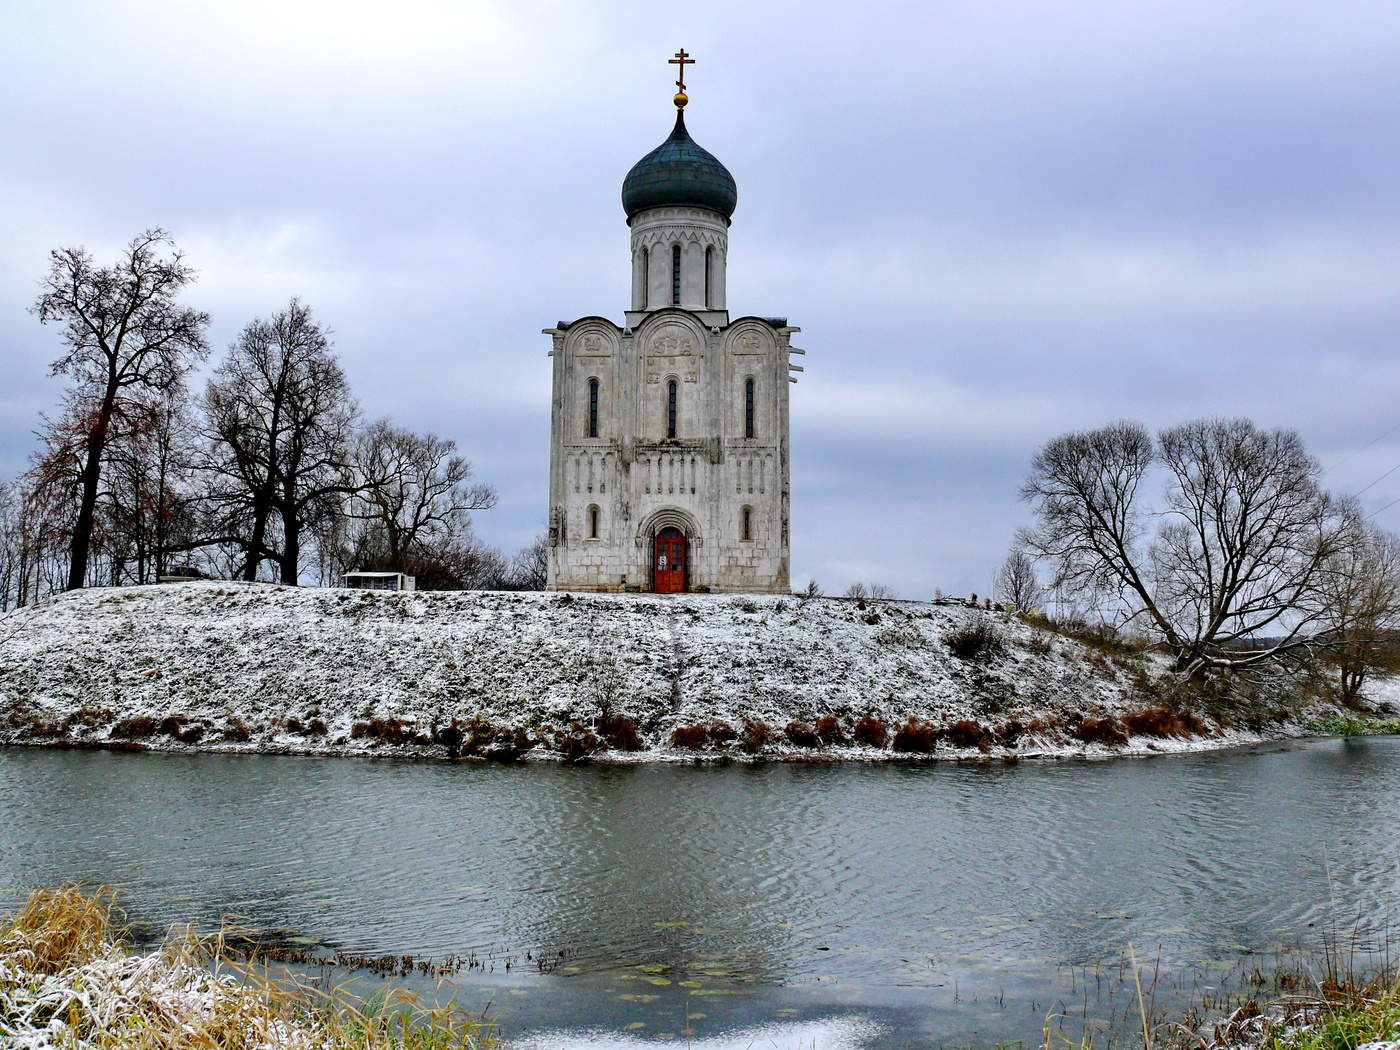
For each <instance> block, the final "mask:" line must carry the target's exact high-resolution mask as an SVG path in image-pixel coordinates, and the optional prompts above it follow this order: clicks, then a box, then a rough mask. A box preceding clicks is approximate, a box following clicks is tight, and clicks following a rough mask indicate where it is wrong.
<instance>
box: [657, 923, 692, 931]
mask: <svg viewBox="0 0 1400 1050" xmlns="http://www.w3.org/2000/svg"><path fill="white" fill-rule="evenodd" d="M652 925H653V926H655V927H656V928H657V929H658V930H674V929H678V928H680V927H682V926H689V925H690V923H688V922H654V923H652Z"/></svg>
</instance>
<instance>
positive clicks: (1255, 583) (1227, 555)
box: [1019, 419, 1360, 677]
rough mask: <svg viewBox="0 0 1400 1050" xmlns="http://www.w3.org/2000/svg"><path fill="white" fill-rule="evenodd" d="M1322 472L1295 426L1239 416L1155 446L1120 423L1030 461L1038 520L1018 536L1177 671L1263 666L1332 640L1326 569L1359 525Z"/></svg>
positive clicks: (1062, 580)
mask: <svg viewBox="0 0 1400 1050" xmlns="http://www.w3.org/2000/svg"><path fill="white" fill-rule="evenodd" d="M1154 470H1156V471H1159V472H1160V473H1161V475H1162V476H1163V478H1164V480H1165V485H1164V492H1163V495H1162V498H1161V499H1160V501H1159V502H1158V503H1156V504H1153V503H1151V502H1150V501H1149V498H1148V496H1147V494H1146V492H1145V489H1146V487H1147V485H1148V483H1149V481H1150V478H1149V474H1150V473H1151V472H1152V471H1154ZM1319 475H1320V468H1319V466H1318V464H1317V462H1316V461H1315V460H1314V459H1313V458H1312V457H1310V456H1309V455H1308V454H1307V452H1306V451H1305V450H1304V448H1303V445H1302V442H1301V441H1300V440H1299V438H1298V435H1297V434H1296V433H1294V432H1293V431H1290V430H1268V431H1265V430H1260V429H1259V428H1258V427H1256V426H1255V425H1254V424H1253V423H1252V422H1250V421H1249V420H1243V419H1236V420H1223V419H1208V420H1200V421H1196V422H1192V423H1186V424H1183V425H1181V426H1178V427H1172V428H1170V429H1167V430H1164V431H1162V432H1161V433H1160V434H1159V435H1158V437H1157V439H1156V440H1154V439H1153V438H1152V437H1151V436H1150V435H1149V434H1148V433H1147V431H1146V430H1145V429H1144V428H1143V427H1141V426H1140V425H1138V424H1136V423H1128V422H1121V423H1114V424H1110V425H1109V426H1106V427H1102V428H1100V429H1098V430H1091V431H1084V432H1079V433H1071V434H1065V435H1063V436H1061V437H1058V438H1055V439H1054V440H1053V441H1050V442H1049V443H1047V444H1046V445H1045V447H1044V448H1043V449H1041V451H1040V452H1038V453H1037V454H1036V456H1035V458H1034V460H1033V461H1032V465H1031V473H1030V477H1029V479H1028V480H1027V482H1026V484H1025V485H1024V487H1023V488H1022V493H1021V494H1022V497H1023V498H1024V499H1026V500H1027V501H1028V502H1029V503H1030V504H1031V505H1032V507H1033V508H1034V511H1035V516H1036V521H1035V524H1034V525H1033V526H1032V527H1031V528H1029V529H1026V530H1024V531H1023V532H1022V534H1021V536H1020V537H1019V543H1020V544H1021V546H1022V547H1023V548H1024V549H1025V550H1027V551H1028V552H1029V553H1030V554H1033V555H1035V556H1036V557H1038V558H1044V559H1047V560H1048V561H1049V562H1050V563H1051V564H1052V565H1053V566H1054V569H1055V578H1054V581H1053V586H1055V587H1057V588H1060V589H1062V590H1063V592H1064V593H1065V594H1066V595H1067V596H1068V597H1069V598H1071V599H1075V598H1077V597H1082V596H1091V595H1092V596H1107V597H1108V599H1109V600H1110V601H1111V602H1112V603H1113V606H1114V611H1116V613H1117V619H1118V620H1119V622H1120V625H1133V626H1135V627H1136V628H1137V629H1139V630H1146V631H1149V632H1151V633H1153V634H1155V635H1156V636H1158V637H1159V638H1160V640H1161V641H1162V642H1163V643H1165V644H1166V645H1167V646H1168V647H1169V648H1170V649H1171V650H1172V652H1173V653H1174V654H1175V656H1176V666H1177V668H1178V670H1180V671H1181V672H1183V673H1184V674H1186V675H1188V676H1191V677H1200V676H1202V675H1204V674H1206V673H1208V672H1209V671H1211V670H1243V669H1248V668H1259V667H1262V666H1264V665H1265V664H1266V663H1268V662H1270V661H1275V662H1276V661H1278V660H1280V659H1281V658H1284V657H1287V656H1289V655H1295V654H1298V653H1299V652H1300V651H1303V650H1310V649H1313V648H1315V647H1317V646H1318V645H1320V644H1325V643H1326V642H1327V640H1328V626H1327V623H1326V618H1327V615H1328V595H1327V584H1328V581H1329V578H1330V573H1331V570H1330V566H1331V565H1333V564H1334V563H1335V560H1336V559H1337V558H1338V557H1339V556H1341V555H1343V554H1344V552H1346V551H1347V550H1349V549H1350V548H1351V547H1352V546H1353V545H1354V544H1356V543H1357V541H1358V537H1359V536H1360V531H1359V527H1358V521H1357V518H1356V515H1355V513H1354V510H1353V509H1352V508H1351V507H1350V506H1349V505H1348V504H1347V503H1345V502H1344V501H1338V500H1336V499H1334V498H1333V497H1331V496H1329V495H1328V494H1327V493H1325V492H1324V491H1322V489H1321V487H1320V485H1319V483H1318V479H1319ZM1149 526H1152V528H1151V530H1150V531H1149ZM1266 637H1267V638H1268V639H1269V640H1268V641H1261V640H1260V639H1263V638H1266Z"/></svg>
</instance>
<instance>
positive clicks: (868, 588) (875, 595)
mask: <svg viewBox="0 0 1400 1050" xmlns="http://www.w3.org/2000/svg"><path fill="white" fill-rule="evenodd" d="M846 597H847V598H860V599H865V598H870V599H873V600H875V601H882V600H884V599H887V598H893V597H894V590H893V588H890V587H886V586H885V585H884V584H883V583H862V582H861V581H859V580H858V581H856V582H855V583H853V584H851V585H850V586H849V587H847V588H846Z"/></svg>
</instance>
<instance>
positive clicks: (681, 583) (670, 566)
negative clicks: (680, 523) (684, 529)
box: [652, 526, 686, 594]
mask: <svg viewBox="0 0 1400 1050" xmlns="http://www.w3.org/2000/svg"><path fill="white" fill-rule="evenodd" d="M685 561H686V542H685V537H684V536H683V535H681V530H680V529H677V528H675V527H674V526H668V527H667V528H664V529H662V530H661V531H660V532H658V533H657V534H656V553H655V556H654V558H653V561H652V579H653V585H652V590H654V591H656V593H657V594H679V593H681V592H682V591H684V590H685V572H686V564H685Z"/></svg>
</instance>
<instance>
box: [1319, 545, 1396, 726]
mask: <svg viewBox="0 0 1400 1050" xmlns="http://www.w3.org/2000/svg"><path fill="white" fill-rule="evenodd" d="M1328 568H1329V570H1330V571H1329V573H1328V575H1327V577H1326V583H1325V590H1326V594H1327V605H1326V608H1327V612H1326V618H1325V624H1326V627H1327V630H1328V632H1329V634H1330V635H1331V637H1332V643H1333V644H1332V645H1331V646H1330V647H1329V649H1328V651H1327V653H1326V661H1327V663H1329V664H1330V665H1331V666H1332V667H1333V668H1335V670H1336V673H1337V686H1338V698H1339V699H1340V700H1341V701H1342V702H1343V703H1345V704H1354V703H1356V701H1357V700H1358V699H1359V697H1360V695H1361V690H1362V688H1363V687H1364V686H1365V684H1366V682H1367V681H1368V680H1369V679H1370V677H1371V676H1372V675H1373V674H1374V673H1375V672H1378V671H1383V672H1388V671H1395V670H1397V669H1400V539H1398V538H1397V537H1395V536H1393V535H1391V534H1390V533H1387V532H1382V531H1381V530H1379V529H1367V530H1366V531H1365V533H1364V535H1363V537H1362V539H1361V541H1360V542H1359V543H1357V544H1355V545H1354V546H1352V547H1349V548H1347V549H1345V550H1343V551H1341V552H1339V553H1338V554H1337V555H1336V557H1335V558H1334V559H1333V561H1332V564H1331V565H1329V566H1328Z"/></svg>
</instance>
